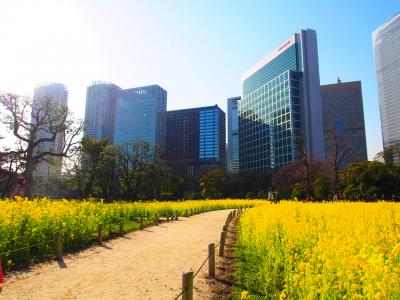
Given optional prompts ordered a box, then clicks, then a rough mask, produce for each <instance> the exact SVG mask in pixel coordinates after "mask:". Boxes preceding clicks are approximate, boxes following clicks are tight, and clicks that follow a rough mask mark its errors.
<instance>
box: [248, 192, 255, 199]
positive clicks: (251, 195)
mask: <svg viewBox="0 0 400 300" xmlns="http://www.w3.org/2000/svg"><path fill="white" fill-rule="evenodd" d="M255 198H256V196H255V195H254V193H253V192H251V191H250V192H248V193H247V194H246V199H255Z"/></svg>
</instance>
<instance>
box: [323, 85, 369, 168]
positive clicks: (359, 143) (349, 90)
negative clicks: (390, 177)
mask: <svg viewBox="0 0 400 300" xmlns="http://www.w3.org/2000/svg"><path fill="white" fill-rule="evenodd" d="M321 98H322V119H323V124H324V145H325V158H326V159H328V160H330V159H334V157H335V156H336V154H335V151H336V150H338V156H339V157H340V156H342V155H343V154H344V152H346V153H347V154H346V155H345V156H344V157H345V159H344V161H343V163H342V164H341V170H343V169H344V168H345V167H346V166H347V165H348V164H351V163H358V162H361V161H364V160H367V159H368V156H367V143H366V139H365V124H364V109H363V100H362V92H361V81H353V82H341V81H340V80H338V82H337V83H335V84H328V85H321ZM344 108H345V109H344ZM336 146H337V147H338V149H336Z"/></svg>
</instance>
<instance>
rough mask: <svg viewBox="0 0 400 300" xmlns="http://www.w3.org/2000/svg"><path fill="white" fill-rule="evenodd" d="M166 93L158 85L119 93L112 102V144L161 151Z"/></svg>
mask: <svg viewBox="0 0 400 300" xmlns="http://www.w3.org/2000/svg"><path fill="white" fill-rule="evenodd" d="M166 111H167V92H166V91H165V90H164V89H163V88H161V87H160V86H158V85H150V86H144V87H138V88H132V89H126V90H121V91H120V92H119V96H118V98H117V102H116V109H115V126H114V135H113V136H114V141H113V142H114V144H115V145H123V144H125V143H130V142H135V141H145V142H148V143H149V144H150V145H156V146H158V147H160V149H161V150H162V151H165V132H166V129H165V127H166Z"/></svg>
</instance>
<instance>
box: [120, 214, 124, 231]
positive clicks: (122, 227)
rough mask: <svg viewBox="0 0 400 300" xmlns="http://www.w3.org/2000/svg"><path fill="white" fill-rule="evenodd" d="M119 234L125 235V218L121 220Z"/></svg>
mask: <svg viewBox="0 0 400 300" xmlns="http://www.w3.org/2000/svg"><path fill="white" fill-rule="evenodd" d="M119 234H120V235H123V234H124V218H120V219H119Z"/></svg>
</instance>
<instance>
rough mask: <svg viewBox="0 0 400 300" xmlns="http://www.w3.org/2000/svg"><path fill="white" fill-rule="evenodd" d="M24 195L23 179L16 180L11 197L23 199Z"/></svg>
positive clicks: (24, 183)
mask: <svg viewBox="0 0 400 300" xmlns="http://www.w3.org/2000/svg"><path fill="white" fill-rule="evenodd" d="M25 195H26V182H25V179H24V178H18V179H17V183H16V185H15V188H14V191H13V192H12V193H11V196H14V197H15V196H20V197H24V196H25Z"/></svg>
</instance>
